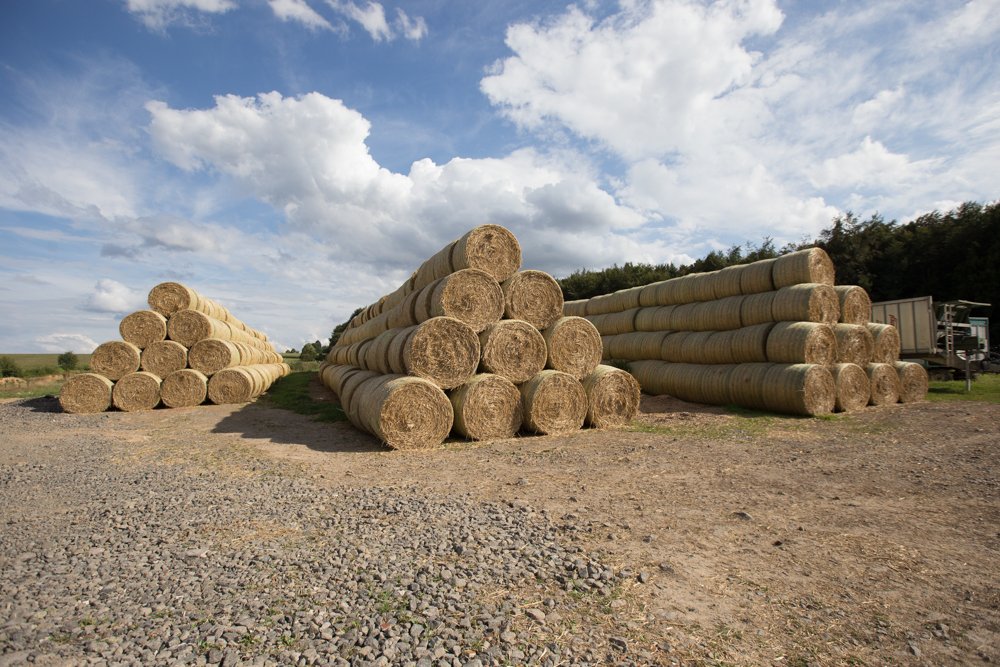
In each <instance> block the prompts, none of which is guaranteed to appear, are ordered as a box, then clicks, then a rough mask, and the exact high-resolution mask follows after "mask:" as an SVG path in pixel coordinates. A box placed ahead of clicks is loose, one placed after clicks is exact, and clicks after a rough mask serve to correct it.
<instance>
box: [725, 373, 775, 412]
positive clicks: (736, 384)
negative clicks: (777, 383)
mask: <svg viewBox="0 0 1000 667" xmlns="http://www.w3.org/2000/svg"><path fill="white" fill-rule="evenodd" d="M773 366H774V364H769V363H747V364H737V366H736V368H734V369H733V372H732V373H731V374H730V376H729V399H730V401H732V402H733V403H735V404H736V405H739V406H742V407H744V408H750V409H752V410H767V409H768V407H767V405H768V404H767V401H766V400H765V393H766V380H767V374H768V372H769V371H770V370H771V368H772V367H773Z"/></svg>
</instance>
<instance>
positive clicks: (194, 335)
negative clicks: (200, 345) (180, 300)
mask: <svg viewBox="0 0 1000 667" xmlns="http://www.w3.org/2000/svg"><path fill="white" fill-rule="evenodd" d="M167 337H169V338H170V340H173V341H177V342H178V343H180V344H181V345H183V346H184V347H188V348H189V347H191V346H192V345H194V344H195V343H197V342H198V341H200V340H203V339H205V338H222V339H225V340H232V339H233V338H234V334H233V330H232V329H231V328H230V327H229V326H227V325H226V323H225V322H223V321H222V320H217V319H215V318H214V317H211V316H209V315H206V314H205V313H203V312H201V311H198V310H190V309H189V310H178V311H177V312H175V313H174V314H173V315H171V316H170V319H168V320H167ZM239 340H243V338H242V337H240V338H239Z"/></svg>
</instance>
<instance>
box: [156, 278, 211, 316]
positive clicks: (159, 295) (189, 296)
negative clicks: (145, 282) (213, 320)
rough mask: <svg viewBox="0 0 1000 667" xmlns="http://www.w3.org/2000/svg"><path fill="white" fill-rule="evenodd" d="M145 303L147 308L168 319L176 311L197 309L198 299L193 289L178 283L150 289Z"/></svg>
mask: <svg viewBox="0 0 1000 667" xmlns="http://www.w3.org/2000/svg"><path fill="white" fill-rule="evenodd" d="M147 301H148V303H149V307H150V308H152V309H153V310H155V311H156V312H158V313H159V314H160V315H163V316H164V317H170V316H171V315H173V314H174V313H176V312H177V311H178V310H186V309H188V308H195V307H197V305H198V301H199V299H198V293H197V292H195V291H194V290H193V289H191V288H189V287H186V286H184V285H181V284H180V283H175V282H166V283H160V284H159V285H157V286H156V287H154V288H153V289H151V290H150V291H149V298H148V299H147Z"/></svg>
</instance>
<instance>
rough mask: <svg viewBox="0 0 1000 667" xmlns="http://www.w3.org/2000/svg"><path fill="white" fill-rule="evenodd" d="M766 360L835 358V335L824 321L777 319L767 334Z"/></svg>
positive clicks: (806, 361) (785, 361) (830, 360)
mask: <svg viewBox="0 0 1000 667" xmlns="http://www.w3.org/2000/svg"><path fill="white" fill-rule="evenodd" d="M767 360H768V361H770V362H773V363H783V364H802V363H804V364H823V365H828V364H832V363H835V362H836V361H837V337H836V335H834V333H833V329H832V328H831V327H830V326H829V325H827V324H820V323H817V322H778V323H777V324H775V325H774V328H772V329H771V333H770V334H769V335H768V337H767Z"/></svg>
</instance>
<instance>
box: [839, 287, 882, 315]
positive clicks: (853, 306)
mask: <svg viewBox="0 0 1000 667" xmlns="http://www.w3.org/2000/svg"><path fill="white" fill-rule="evenodd" d="M833 289H834V291H836V292H837V298H838V299H840V321H841V322H843V323H844V324H868V322H869V319H870V318H871V314H872V300H871V297H869V296H868V292H866V291H865V290H864V288H862V287H858V286H857V285H837V286H835V287H834V288H833Z"/></svg>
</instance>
